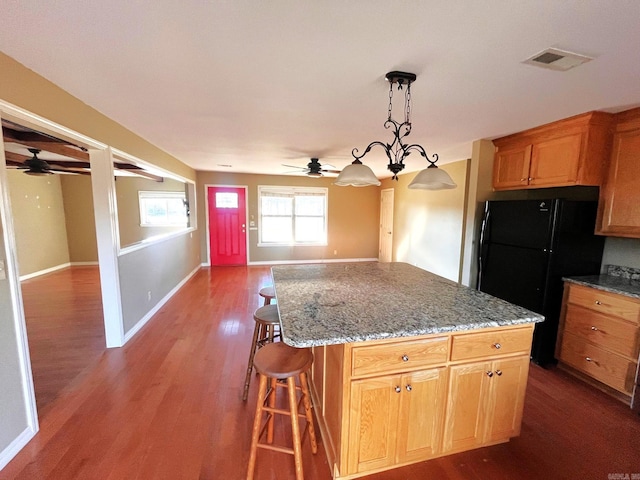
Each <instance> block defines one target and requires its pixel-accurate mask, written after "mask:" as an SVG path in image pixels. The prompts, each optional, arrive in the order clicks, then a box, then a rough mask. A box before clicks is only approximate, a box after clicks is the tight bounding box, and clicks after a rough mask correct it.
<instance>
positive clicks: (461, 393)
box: [442, 362, 493, 452]
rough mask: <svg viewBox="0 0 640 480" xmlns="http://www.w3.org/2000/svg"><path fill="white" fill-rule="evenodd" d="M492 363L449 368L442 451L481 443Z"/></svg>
mask: <svg viewBox="0 0 640 480" xmlns="http://www.w3.org/2000/svg"><path fill="white" fill-rule="evenodd" d="M491 366H492V364H491V362H477V363H471V364H464V365H455V366H452V367H450V369H449V389H448V398H447V411H446V416H445V422H444V439H443V443H442V451H443V452H455V451H462V450H469V449H471V448H475V447H478V446H480V445H481V444H482V443H483V436H484V428H485V423H486V408H487V402H486V398H487V395H488V394H489V387H490V384H489V381H490V380H491V378H492V377H490V376H489V374H490V373H491V372H492V370H491ZM491 375H493V374H492V373H491Z"/></svg>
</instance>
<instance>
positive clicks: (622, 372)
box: [560, 332, 636, 394]
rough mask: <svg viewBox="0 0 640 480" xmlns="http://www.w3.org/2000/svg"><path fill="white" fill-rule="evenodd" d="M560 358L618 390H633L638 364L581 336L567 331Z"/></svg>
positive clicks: (628, 392) (563, 339) (563, 337)
mask: <svg viewBox="0 0 640 480" xmlns="http://www.w3.org/2000/svg"><path fill="white" fill-rule="evenodd" d="M560 360H562V361H563V362H565V363H566V364H568V365H570V366H572V367H573V368H575V369H577V370H580V371H582V372H584V373H586V374H587V375H589V376H591V377H593V378H595V379H596V380H599V381H600V382H602V383H604V384H606V385H609V386H610V387H612V388H615V389H616V390H618V391H621V392H625V393H627V394H631V392H632V389H633V380H634V378H635V374H636V364H635V363H634V362H631V361H629V360H628V359H626V358H624V357H621V356H620V355H616V354H615V353H611V352H607V351H606V350H603V349H602V348H598V347H596V346H595V345H592V344H591V343H589V342H587V341H585V340H584V339H582V338H580V337H577V336H575V335H571V334H570V333H566V332H565V334H564V335H563V336H562V347H561V351H560Z"/></svg>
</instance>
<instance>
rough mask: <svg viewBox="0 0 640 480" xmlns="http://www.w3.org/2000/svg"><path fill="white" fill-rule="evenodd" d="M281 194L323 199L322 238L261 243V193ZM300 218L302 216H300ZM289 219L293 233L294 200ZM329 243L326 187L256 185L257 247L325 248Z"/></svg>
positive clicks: (327, 194)
mask: <svg viewBox="0 0 640 480" xmlns="http://www.w3.org/2000/svg"><path fill="white" fill-rule="evenodd" d="M263 192H270V193H282V194H286V195H293V196H294V198H295V194H296V193H304V194H316V195H317V196H321V197H322V198H323V199H324V217H323V219H324V238H323V239H322V240H321V241H316V242H296V241H295V239H294V240H293V241H291V242H263V241H262V193H263ZM300 216H301V217H302V216H303V215H300ZM291 218H292V219H293V224H292V227H293V230H294V231H295V218H296V215H295V200H294V205H293V209H292V215H291ZM328 242H329V189H328V188H327V187H291V186H289V187H288V186H275V185H258V247H326V246H327V245H328Z"/></svg>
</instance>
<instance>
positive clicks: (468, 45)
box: [0, 0, 640, 177]
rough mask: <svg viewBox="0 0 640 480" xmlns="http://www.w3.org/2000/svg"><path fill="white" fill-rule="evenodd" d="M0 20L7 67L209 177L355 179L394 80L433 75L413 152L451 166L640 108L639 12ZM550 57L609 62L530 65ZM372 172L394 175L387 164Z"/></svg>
mask: <svg viewBox="0 0 640 480" xmlns="http://www.w3.org/2000/svg"><path fill="white" fill-rule="evenodd" d="M0 18H2V28H0V46H1V48H2V51H3V52H4V53H6V54H7V55H9V56H11V57H13V58H15V59H16V60H18V61H19V62H21V63H23V64H24V65H26V66H27V67H29V68H31V69H33V70H34V71H36V72H37V73H39V74H40V75H42V76H44V77H46V78H47V79H49V80H51V81H52V82H54V83H55V84H57V85H59V86H60V87H62V88H63V89H65V90H67V91H68V92H70V93H71V94H73V95H75V96H76V97H78V98H80V99H81V100H83V101H84V102H86V103H87V104H89V105H91V106H92V107H94V108H96V109H97V110H99V111H100V112H102V113H104V114H106V115H107V116H108V117H110V118H112V119H114V120H116V121H117V122H119V123H121V124H122V125H124V126H125V127H127V128H128V129H130V130H132V131H133V132H135V133H137V134H138V135H140V136H142V137H144V138H146V139H147V140H149V141H150V142H152V143H154V144H155V145H157V146H159V147H160V148H162V149H164V150H166V151H167V152H169V153H171V154H172V155H174V156H175V157H177V158H179V159H180V160H182V161H184V162H185V163H187V164H188V165H190V166H192V167H193V168H196V169H198V170H217V171H235V172H254V173H273V174H282V173H285V172H289V171H290V170H291V169H289V168H287V167H283V166H282V164H283V163H285V164H295V165H301V166H304V165H305V164H306V163H307V162H308V159H309V157H313V156H315V157H319V158H320V160H321V162H326V163H331V164H332V165H334V166H336V167H338V168H342V167H344V166H345V165H347V164H349V163H350V162H351V160H352V159H351V149H352V148H354V147H358V148H359V149H360V150H361V151H362V150H363V149H364V148H365V147H366V146H367V145H368V144H369V143H370V142H371V141H373V140H380V141H385V142H387V141H390V140H391V135H390V133H389V131H387V130H385V129H384V128H383V123H384V121H385V120H386V115H387V101H388V85H387V83H386V82H385V80H384V74H385V73H386V72H388V71H390V70H404V71H410V72H413V73H416V74H417V75H418V79H417V80H416V82H415V83H414V84H413V86H412V98H413V118H412V120H413V132H412V134H411V137H410V138H409V139H410V140H411V141H412V142H414V143H420V144H422V146H423V147H425V149H426V150H427V151H428V153H430V154H433V153H438V154H439V155H440V159H441V161H440V164H446V163H447V162H451V161H456V160H461V159H464V158H468V157H469V156H470V155H471V143H472V142H473V141H474V140H477V139H480V138H495V137H498V136H502V135H505V134H509V133H513V132H517V131H519V130H522V129H525V128H528V127H533V126H536V125H540V124H543V123H547V122H550V121H554V120H558V119H561V118H565V117H568V116H571V115H575V114H579V113H582V112H586V111H590V110H606V111H612V112H613V111H620V110H624V109H627V108H630V107H633V106H638V105H640V61H639V59H640V54H639V53H638V52H639V51H640V28H639V25H640V1H634V0H630V1H622V0H618V1H611V0H546V1H545V0H527V1H525V0H490V1H487V2H478V1H473V0H449V1H440V0H438V1H436V0H423V1H418V0H404V1H401V0H386V1H380V0H353V1H345V0H274V1H259V0H245V1H233V0H228V1H202V0H199V1H196V0H184V1H181V2H176V1H169V0H147V1H144V0H141V1H131V0H109V1H108V2H87V1H86V0H82V1H73V0H58V1H56V2H43V1H42V0H21V1H15V0H11V1H10V0H0ZM547 47H555V48H560V49H564V50H569V51H574V52H577V53H580V54H584V55H589V56H593V57H595V59H594V60H593V61H591V62H589V63H586V64H584V65H582V66H579V67H577V68H575V69H573V70H569V71H567V72H557V71H552V70H548V69H541V68H536V67H533V66H530V65H525V64H522V63H521V62H523V61H524V60H526V59H527V58H529V57H530V56H532V55H534V54H535V53H537V52H540V51H542V50H544V49H545V48H547ZM0 95H1V93H0ZM395 112H398V114H397V115H396V114H394V117H398V118H399V117H400V116H401V113H400V112H401V105H400V104H399V102H398V104H397V110H396V109H394V113H395ZM144 160H148V161H151V162H153V159H144ZM364 161H365V163H367V164H368V165H369V166H371V167H372V168H373V169H374V171H375V172H376V173H377V174H378V175H379V176H380V177H384V176H389V175H390V174H389V172H387V171H386V170H385V160H384V158H383V156H382V154H381V153H378V154H376V155H374V152H373V151H372V152H371V153H370V154H369V155H367V157H365V158H364ZM221 165H231V167H223V166H221ZM424 165H426V163H425V162H424V160H422V159H421V158H420V157H415V156H412V157H411V158H410V159H409V161H408V166H407V170H406V171H414V170H418V169H421V168H424Z"/></svg>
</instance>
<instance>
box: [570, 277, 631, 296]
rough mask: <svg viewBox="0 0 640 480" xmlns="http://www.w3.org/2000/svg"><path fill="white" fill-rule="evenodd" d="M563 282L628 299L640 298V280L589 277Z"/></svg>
mask: <svg viewBox="0 0 640 480" xmlns="http://www.w3.org/2000/svg"><path fill="white" fill-rule="evenodd" d="M563 280H565V281H567V282H571V283H577V284H578V285H585V286H587V287H592V288H597V289H598V290H604V291H606V292H611V293H619V294H620V295H626V296H627V297H633V298H640V280H631V279H628V278H624V277H616V276H613V275H589V276H584V277H566V278H563Z"/></svg>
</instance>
